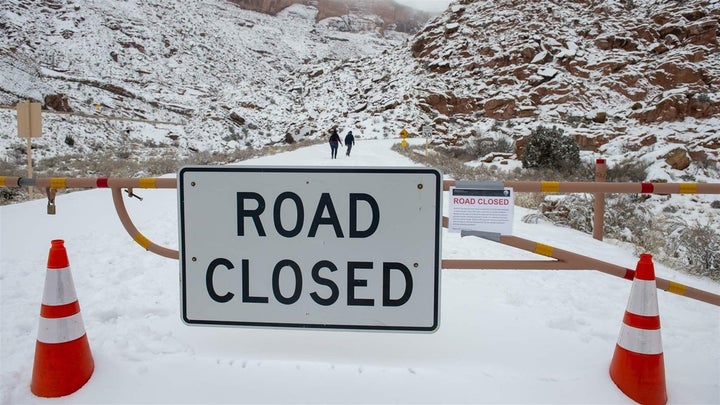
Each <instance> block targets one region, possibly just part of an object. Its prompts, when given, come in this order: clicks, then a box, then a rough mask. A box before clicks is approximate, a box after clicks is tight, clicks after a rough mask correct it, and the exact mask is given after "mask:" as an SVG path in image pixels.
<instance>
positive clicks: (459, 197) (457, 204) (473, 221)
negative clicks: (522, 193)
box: [448, 187, 515, 235]
mask: <svg viewBox="0 0 720 405" xmlns="http://www.w3.org/2000/svg"><path fill="white" fill-rule="evenodd" d="M448 208H449V209H448V211H449V215H448V231H450V232H460V231H482V232H492V233H499V234H501V235H512V226H513V212H514V209H515V202H514V196H513V190H512V188H508V187H505V188H494V189H482V188H458V187H450V201H449V204H448Z"/></svg>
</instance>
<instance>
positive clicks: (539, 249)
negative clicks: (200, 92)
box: [535, 243, 553, 257]
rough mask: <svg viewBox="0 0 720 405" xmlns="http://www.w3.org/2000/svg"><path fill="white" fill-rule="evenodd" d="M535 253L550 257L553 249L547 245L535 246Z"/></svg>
mask: <svg viewBox="0 0 720 405" xmlns="http://www.w3.org/2000/svg"><path fill="white" fill-rule="evenodd" d="M535 253H537V254H539V255H543V256H548V257H552V255H553V247H552V246H549V245H543V244H542V243H536V244H535Z"/></svg>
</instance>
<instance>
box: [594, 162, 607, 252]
mask: <svg viewBox="0 0 720 405" xmlns="http://www.w3.org/2000/svg"><path fill="white" fill-rule="evenodd" d="M606 175H607V165H606V164H605V159H596V160H595V181H598V182H604V181H605V177H606ZM594 196H595V204H594V209H593V238H594V239H597V240H603V228H604V227H605V193H594Z"/></svg>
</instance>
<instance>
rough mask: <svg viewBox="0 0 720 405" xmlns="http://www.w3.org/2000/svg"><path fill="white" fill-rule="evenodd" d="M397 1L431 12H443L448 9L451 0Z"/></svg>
mask: <svg viewBox="0 0 720 405" xmlns="http://www.w3.org/2000/svg"><path fill="white" fill-rule="evenodd" d="M395 1H396V2H397V3H400V4H404V5H406V6H410V7H412V8H416V9H418V10H424V11H430V12H436V13H439V12H442V11H445V9H447V6H448V4H450V1H451V0H395Z"/></svg>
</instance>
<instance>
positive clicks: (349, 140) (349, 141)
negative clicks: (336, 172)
mask: <svg viewBox="0 0 720 405" xmlns="http://www.w3.org/2000/svg"><path fill="white" fill-rule="evenodd" d="M353 145H355V137H354V136H353V134H352V131H348V133H347V135H345V146H347V151H346V152H345V156H350V151H351V150H352V147H353Z"/></svg>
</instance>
